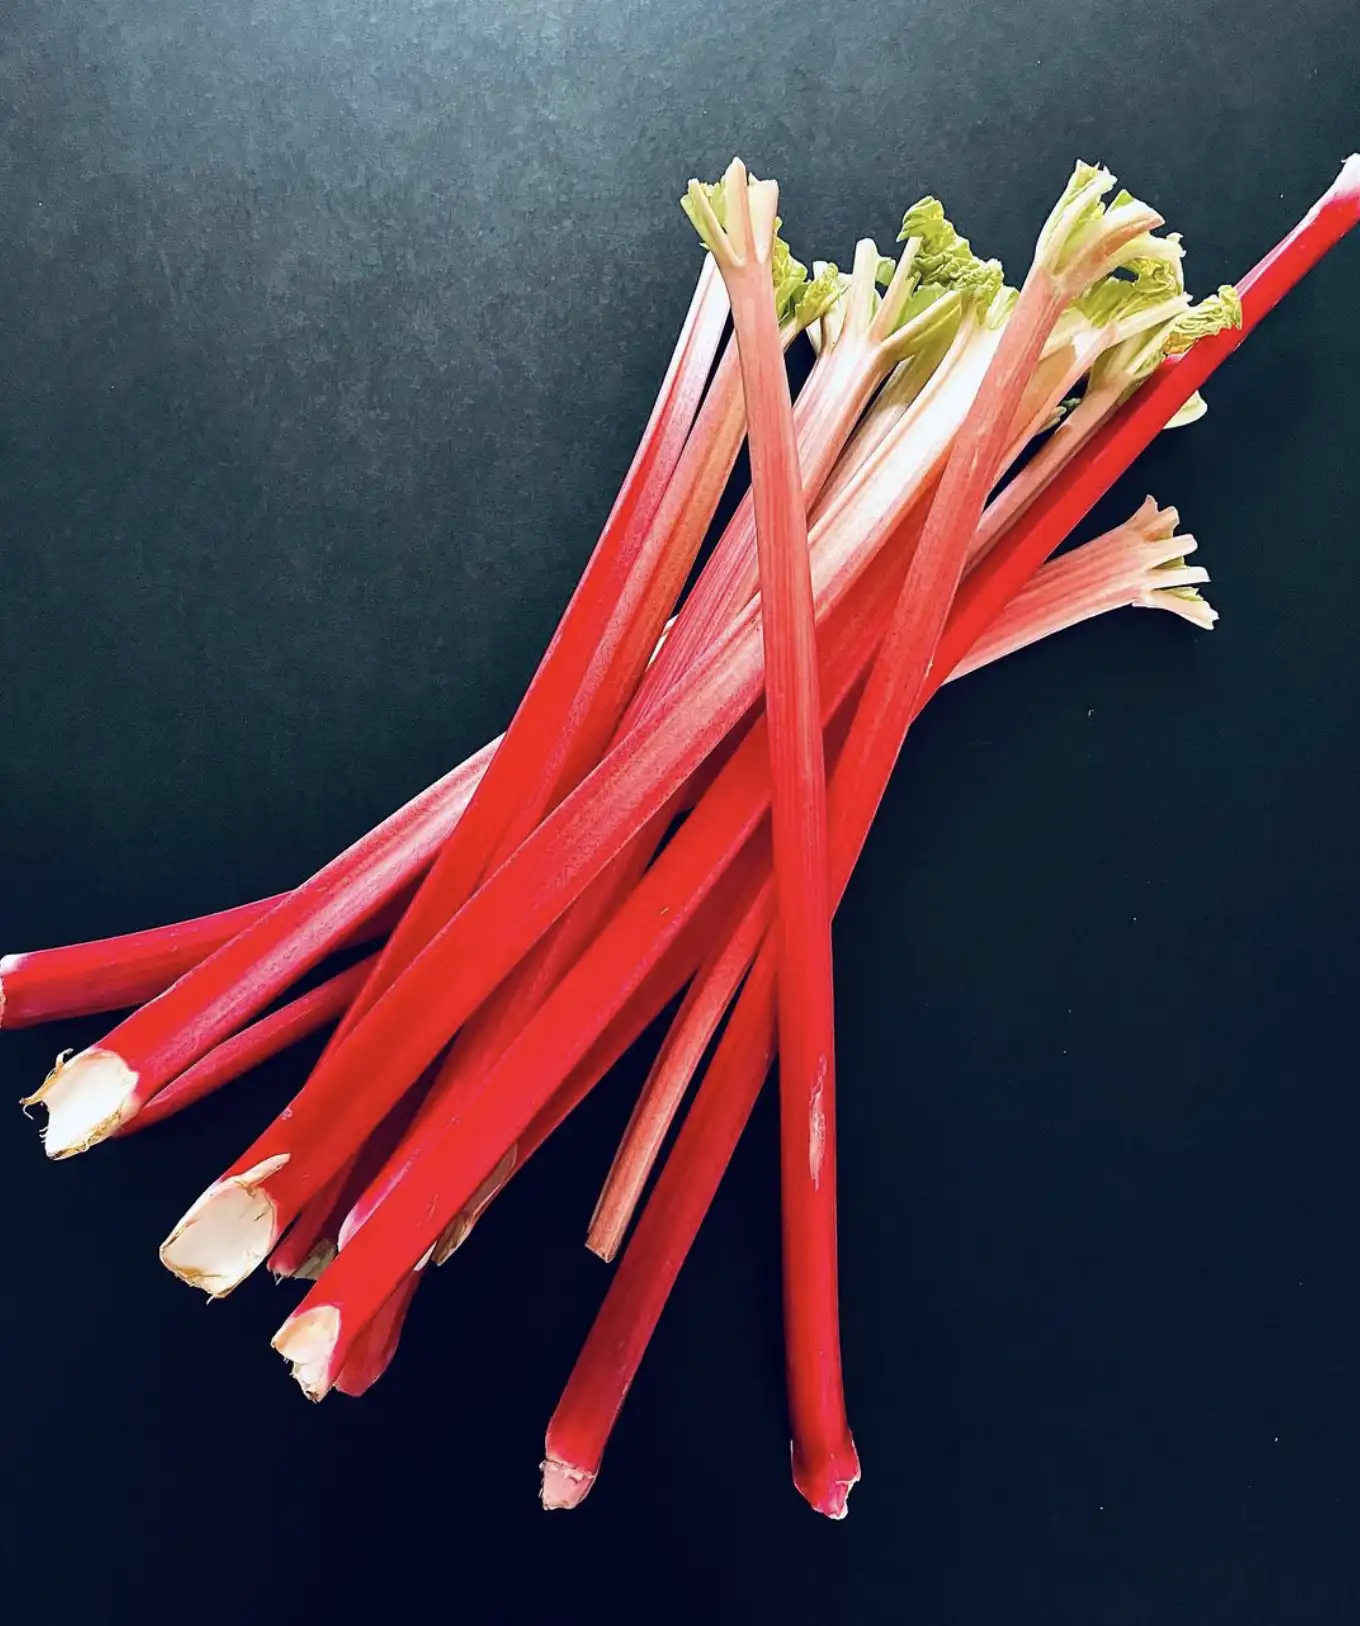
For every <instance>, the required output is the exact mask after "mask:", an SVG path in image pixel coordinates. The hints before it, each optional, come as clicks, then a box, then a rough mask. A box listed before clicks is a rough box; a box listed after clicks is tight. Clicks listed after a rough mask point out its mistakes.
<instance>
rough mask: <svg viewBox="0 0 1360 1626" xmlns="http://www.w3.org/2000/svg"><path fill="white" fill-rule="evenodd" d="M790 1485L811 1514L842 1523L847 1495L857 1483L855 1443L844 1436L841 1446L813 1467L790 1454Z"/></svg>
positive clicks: (857, 1463)
mask: <svg viewBox="0 0 1360 1626" xmlns="http://www.w3.org/2000/svg"><path fill="white" fill-rule="evenodd" d="M791 1455H792V1458H793V1483H794V1484H795V1486H797V1488H798V1493H799V1495H800V1496H802V1498H803V1499H804V1501H805V1502H807V1504H808V1506H809V1507H811V1508H812V1509H813V1511H814V1512H817V1513H821V1514H822V1515H824V1516H825V1517H826V1518H828V1519H843V1518H844V1517H845V1515H846V1514H847V1513H848V1512H849V1508H848V1506H847V1503H848V1502H849V1500H850V1492H851V1491H852V1490H854V1488H855V1486H856V1485H857V1484H858V1483H859V1479H860V1469H859V1454H858V1452H857V1451H856V1450H855V1442H854V1441H853V1440H852V1439H851V1438H850V1437H849V1435H846V1438H845V1445H844V1446H843V1447H842V1448H841V1449H840V1450H837V1451H832V1452H828V1453H827V1454H826V1455H825V1456H823V1457H822V1458H821V1459H820V1460H819V1461H818V1462H816V1463H809V1462H806V1461H803V1460H801V1459H800V1458H799V1455H798V1452H797V1450H796V1449H795V1450H792V1451H791Z"/></svg>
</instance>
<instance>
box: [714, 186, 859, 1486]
mask: <svg viewBox="0 0 1360 1626" xmlns="http://www.w3.org/2000/svg"><path fill="white" fill-rule="evenodd" d="M716 201H718V199H717V198H716V197H715V198H714V199H713V200H712V201H710V196H709V194H708V193H707V192H706V191H705V189H704V188H703V187H702V186H701V185H700V184H699V182H698V181H691V182H690V187H689V192H688V195H687V198H686V209H687V212H688V213H689V215H690V219H691V220H692V221H693V223H694V225H695V227H696V229H697V230H698V232H699V234H700V236H701V237H702V238H703V240H704V242H705V243H706V244H707V246H708V248H709V250H710V252H711V253H712V254H713V256H714V258H715V259H716V260H717V262H718V267H719V269H720V270H721V272H722V276H723V281H724V282H725V283H726V284H727V292H728V296H729V298H730V300H731V303H732V318H733V323H734V326H735V329H736V335H737V345H738V349H739V351H740V355H741V370H742V386H743V393H744V395H745V398H746V423H747V430H746V433H747V441H748V444H749V446H750V454H751V490H752V493H753V496H754V504H755V528H756V547H757V552H758V555H759V566H760V607H761V618H760V619H761V636H762V640H763V643H764V652H765V716H766V728H767V735H768V739H769V751H770V786H771V803H770V811H771V824H772V829H773V837H774V882H775V888H774V889H775V899H776V905H777V911H778V913H777V922H778V924H777V939H778V944H779V950H778V964H779V1055H780V1119H781V1126H782V1127H781V1137H780V1139H781V1147H782V1152H781V1168H782V1187H783V1204H782V1208H783V1215H784V1319H785V1345H786V1365H787V1371H788V1387H789V1413H790V1421H791V1425H792V1429H793V1471H794V1482H795V1483H796V1484H797V1486H798V1489H799V1490H800V1491H801V1492H802V1494H803V1495H804V1496H805V1497H806V1498H807V1500H808V1501H809V1502H810V1503H811V1504H812V1506H813V1507H815V1508H816V1509H817V1510H818V1511H819V1512H821V1513H825V1514H828V1515H829V1516H830V1517H832V1518H840V1517H842V1516H843V1515H844V1513H845V1504H846V1498H847V1496H848V1495H849V1493H850V1490H851V1488H852V1486H853V1485H854V1484H855V1482H856V1481H857V1480H858V1478H859V1474H860V1468H859V1458H858V1455H857V1454H856V1451H855V1444H854V1440H853V1439H852V1437H851V1434H850V1426H849V1423H848V1422H847V1421H846V1416H845V1396H844V1392H843V1384H842V1377H841V1359H840V1339H839V1333H838V1331H837V1321H838V1310H837V1286H836V1149H835V1144H836V1143H835V1098H836V1071H835V1069H836V1053H835V993H834V979H833V974H832V964H831V899H830V897H829V895H828V873H827V843H826V765H825V762H824V760H823V756H822V720H821V700H820V695H819V691H818V683H817V647H816V621H815V616H814V610H813V599H812V572H811V567H810V565H809V563H808V534H807V514H806V511H805V509H804V507H803V494H802V480H801V477H800V475H799V470H798V446H797V441H796V439H795V435H794V426H793V406H792V402H791V401H790V399H789V390H788V381H787V379H786V377H785V373H784V363H783V357H782V355H781V351H780V345H779V329H778V324H777V322H776V320H775V312H774V305H773V302H772V300H771V297H770V286H769V275H768V271H767V269H766V267H767V264H768V260H769V254H770V246H771V242H772V240H773V236H774V217H775V210H776V208H777V207H778V201H779V190H778V187H777V186H776V185H775V184H774V182H772V181H756V180H750V181H749V182H748V179H747V174H746V169H745V166H744V165H743V164H742V162H741V160H740V159H737V160H734V162H733V163H732V165H731V167H730V168H729V169H728V171H727V174H726V175H725V177H724V179H723V181H722V183H721V202H722V203H723V204H724V205H725V208H724V212H723V218H722V219H721V220H720V219H719V217H718V214H717V212H716V211H715V209H714V202H716Z"/></svg>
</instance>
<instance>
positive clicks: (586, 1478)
mask: <svg viewBox="0 0 1360 1626" xmlns="http://www.w3.org/2000/svg"><path fill="white" fill-rule="evenodd" d="M541 1466H542V1469H543V1488H542V1490H541V1491H540V1492H539V1498H540V1500H541V1501H542V1503H543V1506H544V1508H545V1509H546V1510H547V1512H549V1513H555V1512H557V1511H558V1510H559V1509H560V1508H572V1507H579V1506H580V1505H581V1503H582V1502H584V1501H585V1499H586V1497H587V1496H589V1495H590V1487H591V1486H592V1485H593V1484H594V1483H595V1475H594V1474H593V1473H591V1472H590V1470H589V1469H587V1468H575V1467H573V1466H572V1465H571V1463H569V1462H563V1461H562V1460H561V1458H560V1457H548V1458H547V1459H546V1460H545V1461H544V1462H543V1463H542V1464H541Z"/></svg>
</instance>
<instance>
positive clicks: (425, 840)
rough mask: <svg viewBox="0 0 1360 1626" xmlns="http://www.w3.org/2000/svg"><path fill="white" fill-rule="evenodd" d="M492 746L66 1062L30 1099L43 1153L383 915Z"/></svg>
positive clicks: (71, 1141) (147, 1091)
mask: <svg viewBox="0 0 1360 1626" xmlns="http://www.w3.org/2000/svg"><path fill="white" fill-rule="evenodd" d="M494 750H495V744H494V742H493V743H492V744H491V745H488V746H484V747H483V748H482V750H481V751H479V752H478V753H477V754H476V755H475V756H472V757H469V758H468V760H467V761H466V762H465V763H462V764H460V765H459V766H458V767H457V768H454V769H453V770H452V772H450V773H448V774H446V775H445V776H444V778H443V779H440V780H438V781H437V782H436V783H435V784H433V785H431V786H430V788H429V789H428V790H425V791H422V792H421V793H420V795H419V796H416V797H414V798H413V799H412V800H411V801H409V802H408V803H407V804H406V806H405V807H403V808H400V809H398V811H397V812H396V813H393V814H392V815H391V816H390V817H389V818H387V819H385V820H384V821H383V823H382V824H380V825H379V826H378V827H377V828H376V829H375V830H372V831H370V832H369V834H368V835H366V836H364V837H362V838H361V839H360V840H359V841H356V842H355V843H354V845H353V846H352V847H349V848H347V849H346V850H345V851H344V852H343V853H341V855H340V856H339V857H338V858H335V859H332V860H331V862H330V863H329V864H327V865H326V866H325V868H324V869H321V870H318V871H317V873H316V874H315V875H314V876H312V878H311V879H310V880H309V881H306V882H304V883H303V885H302V886H300V887H298V888H297V890H296V891H294V892H290V893H288V894H287V895H286V896H285V897H284V898H283V899H282V901H281V902H279V903H276V904H275V905H274V907H273V908H272V909H270V910H269V912H268V913H267V914H265V915H263V916H261V917H260V918H259V919H257V920H256V921H255V922H254V923H253V924H252V925H250V926H248V927H247V928H246V929H245V930H244V931H242V932H239V933H237V935H236V936H234V937H232V938H231V939H230V940H229V941H228V942H226V943H224V944H223V945H222V947H221V948H219V949H218V950H217V951H216V952H215V953H213V954H211V955H209V956H208V958H207V959H206V960H203V961H201V962H200V963H199V964H198V965H196V966H195V967H194V968H193V969H192V970H191V971H188V972H186V973H185V975H184V976H182V977H181V978H180V979H179V981H178V982H176V983H174V984H173V985H172V986H171V987H170V988H168V989H167V990H166V991H165V993H163V994H161V995H160V996H159V997H158V998H156V999H153V1000H151V1001H150V1002H149V1003H148V1004H146V1005H143V1006H142V1007H141V1009H140V1010H138V1011H136V1012H134V1014H133V1015H131V1016H129V1017H128V1018H127V1019H126V1020H125V1021H123V1022H121V1023H120V1024H119V1025H118V1026H117V1027H116V1028H114V1030H113V1032H112V1033H110V1034H109V1035H108V1037H107V1038H105V1039H104V1040H102V1041H101V1042H100V1043H99V1044H97V1045H94V1046H92V1047H91V1048H90V1049H88V1050H83V1051H81V1053H80V1054H79V1055H78V1056H76V1057H75V1058H74V1059H73V1060H71V1061H59V1062H58V1064H57V1065H56V1066H55V1067H54V1068H53V1069H52V1071H51V1073H49V1074H48V1076H47V1078H46V1080H45V1081H44V1082H43V1084H42V1086H41V1087H40V1088H39V1089H38V1090H37V1091H36V1093H35V1094H33V1095H32V1096H30V1097H28V1099H27V1100H26V1101H25V1102H24V1105H25V1106H28V1105H32V1104H34V1103H37V1102H41V1104H42V1105H43V1106H45V1107H46V1108H47V1129H46V1133H45V1137H44V1138H45V1141H46V1146H47V1154H48V1156H49V1157H54V1158H62V1157H71V1156H73V1155H74V1154H75V1153H77V1152H83V1151H85V1150H86V1149H87V1148H88V1147H90V1146H93V1145H94V1144H95V1143H96V1142H98V1141H101V1140H103V1139H105V1138H106V1137H107V1136H109V1135H111V1134H112V1133H113V1132H114V1130H116V1129H118V1128H120V1127H121V1126H122V1125H123V1124H125V1123H127V1122H128V1120H129V1119H131V1118H133V1117H135V1116H136V1114H137V1113H138V1112H139V1111H140V1110H141V1109H142V1107H143V1106H145V1105H146V1103H147V1102H148V1101H149V1100H150V1099H151V1098H152V1096H154V1095H155V1094H157V1093H158V1091H160V1090H161V1089H162V1088H163V1087H164V1086H165V1085H166V1084H167V1083H169V1081H170V1080H171V1079H172V1078H174V1077H175V1076H176V1075H177V1074H179V1073H181V1072H183V1071H184V1069H185V1068H186V1067H189V1066H191V1065H192V1064H193V1063H194V1062H195V1061H197V1060H198V1058H199V1057H200V1056H204V1055H206V1054H207V1052H208V1051H209V1050H211V1049H212V1047H213V1046H214V1045H215V1044H219V1043H220V1042H221V1041H222V1040H223V1039H225V1038H227V1037H228V1036H229V1035H230V1034H232V1033H234V1032H235V1031H236V1030H237V1029H238V1028H239V1027H240V1026H241V1025H242V1023H244V1022H248V1021H249V1020H250V1018H251V1017H252V1016H255V1015H256V1014H257V1013H258V1012H260V1011H262V1010H263V1009H264V1008H265V1007H266V1006H267V1005H268V1004H269V1003H270V1002H271V1001H272V1000H273V999H274V998H276V997H277V995H278V994H280V993H281V992H282V991H283V990H284V989H285V988H287V987H289V986H290V985H291V984H292V983H294V982H296V981H297V980H298V978H299V977H301V976H303V975H305V974H306V972H308V971H310V970H311V968H312V967H313V966H314V965H317V964H318V963H319V962H320V961H321V960H323V959H324V958H325V957H326V955H327V954H329V953H331V952H332V951H333V950H334V949H336V948H338V947H340V945H341V944H343V943H344V942H346V941H348V940H349V939H350V938H351V937H352V936H353V935H354V933H355V932H356V930H357V929H358V928H359V927H360V926H361V925H362V923H363V922H364V921H366V920H371V919H372V918H373V917H374V916H376V915H377V914H378V913H379V912H380V911H381V910H382V909H383V908H384V906H385V905H387V904H388V903H389V902H391V900H392V899H393V898H395V897H396V896H397V895H398V893H400V892H401V891H402V889H403V888H404V887H405V886H407V885H408V883H409V882H410V881H411V880H412V879H413V878H414V877H415V876H416V875H418V874H419V873H420V872H421V870H423V869H424V868H425V866H426V865H427V864H428V863H429V862H430V861H431V859H432V858H433V857H434V855H435V853H436V852H437V851H438V850H439V847H440V845H441V844H442V843H443V841H444V840H445V839H446V838H447V836H448V834H449V831H450V830H451V829H452V828H453V827H454V825H455V824H456V823H457V821H458V818H459V816H460V814H461V813H462V811H463V809H464V808H465V807H466V806H467V803H468V800H469V798H470V797H471V795H472V791H473V789H474V788H475V786H476V784H477V781H478V780H479V778H480V777H481V775H482V773H483V772H484V771H485V768H486V764H487V761H488V760H489V759H490V757H491V755H492V753H493V751H494Z"/></svg>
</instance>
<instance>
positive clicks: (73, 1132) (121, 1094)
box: [19, 1048, 138, 1159]
mask: <svg viewBox="0 0 1360 1626" xmlns="http://www.w3.org/2000/svg"><path fill="white" fill-rule="evenodd" d="M69 1054H70V1052H69V1051H67V1052H66V1053H65V1054H64V1055H61V1056H58V1057H57V1061H56V1065H55V1066H54V1067H53V1068H52V1071H51V1072H50V1073H49V1074H48V1075H47V1077H46V1078H45V1079H44V1080H43V1081H42V1083H41V1085H39V1087H38V1088H37V1089H36V1090H35V1091H34V1092H33V1094H32V1095H29V1096H25V1097H24V1099H23V1100H22V1101H21V1102H20V1103H19V1105H20V1106H22V1107H31V1106H44V1107H46V1108H47V1127H46V1128H45V1129H44V1130H43V1132H42V1138H43V1145H44V1147H45V1148H46V1150H47V1155H48V1157H50V1158H54V1159H60V1158H65V1157H74V1156H75V1155H76V1154H77V1153H78V1152H88V1151H89V1149H90V1147H91V1146H97V1145H98V1144H99V1142H100V1141H101V1140H107V1139H108V1137H109V1136H110V1135H112V1134H113V1133H114V1131H115V1130H116V1129H118V1128H120V1127H121V1126H122V1125H123V1124H125V1123H126V1122H127V1121H128V1119H129V1118H132V1117H133V1116H134V1115H135V1114H136V1112H137V1109H138V1102H137V1098H136V1097H137V1075H136V1073H134V1072H133V1071H132V1069H131V1068H130V1067H129V1066H128V1064H127V1063H126V1062H125V1061H124V1060H123V1058H122V1057H121V1056H119V1055H116V1054H115V1053H114V1052H113V1051H112V1050H100V1049H97V1048H96V1049H94V1050H82V1051H81V1053H80V1054H79V1055H78V1056H77V1057H76V1059H75V1060H74V1061H67V1059H66V1056H67V1055H69Z"/></svg>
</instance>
